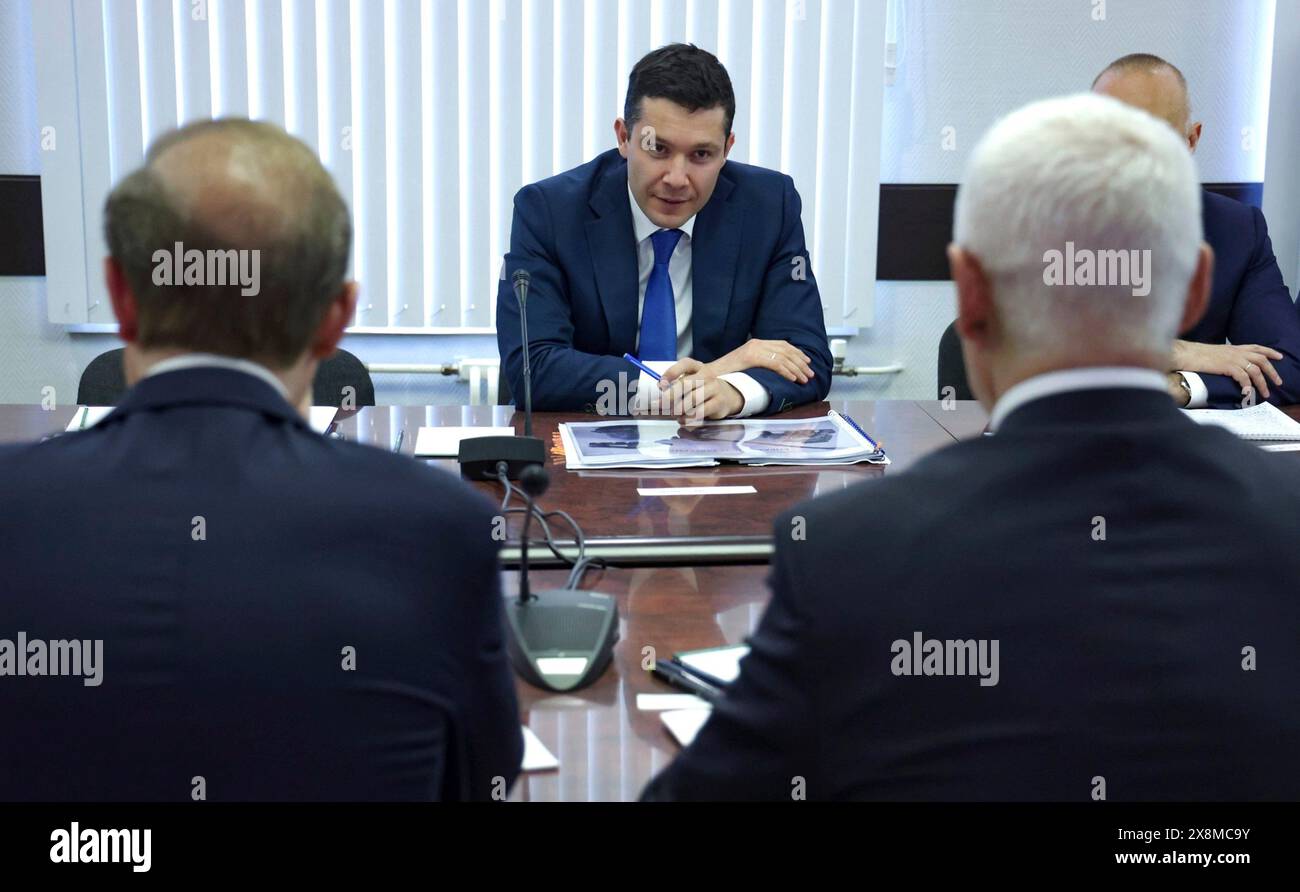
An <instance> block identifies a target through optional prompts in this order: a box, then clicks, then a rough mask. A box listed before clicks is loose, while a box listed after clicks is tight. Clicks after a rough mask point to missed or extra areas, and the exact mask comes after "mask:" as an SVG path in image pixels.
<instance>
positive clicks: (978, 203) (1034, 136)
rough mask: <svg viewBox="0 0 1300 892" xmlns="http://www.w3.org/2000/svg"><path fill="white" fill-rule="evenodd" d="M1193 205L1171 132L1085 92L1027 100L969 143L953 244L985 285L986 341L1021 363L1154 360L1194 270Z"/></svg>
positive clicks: (1194, 191)
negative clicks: (993, 331)
mask: <svg viewBox="0 0 1300 892" xmlns="http://www.w3.org/2000/svg"><path fill="white" fill-rule="evenodd" d="M1200 210H1201V196H1200V187H1199V185H1198V182H1197V176H1196V170H1195V167H1194V165H1193V162H1192V156H1191V155H1190V154H1189V153H1188V152H1187V150H1186V148H1185V146H1184V145H1183V143H1182V142H1180V141H1179V139H1178V138H1177V136H1176V135H1175V134H1174V133H1173V132H1172V131H1171V130H1170V129H1169V128H1168V127H1167V126H1165V125H1164V124H1163V123H1162V122H1160V121H1158V120H1156V119H1155V118H1153V117H1152V116H1150V115H1148V114H1146V113H1144V112H1142V111H1139V110H1137V109H1134V108H1132V107H1130V106H1127V105H1125V104H1123V103H1121V102H1118V101H1116V100H1113V99H1110V98H1107V97H1104V96H1098V95H1093V94H1086V93H1085V94H1079V95H1076V96H1069V97H1065V98H1060V99H1049V100H1045V101H1041V102H1035V103H1032V104H1030V105H1028V106H1025V107H1024V108H1021V109H1019V110H1018V111H1015V112H1012V113H1011V114H1010V115H1008V116H1006V117H1005V118H1003V119H1002V120H1000V121H998V122H997V123H996V124H995V125H994V126H993V128H992V129H991V130H990V131H989V132H988V133H987V134H985V136H984V137H983V138H982V139H981V140H980V141H979V143H978V144H977V145H976V147H975V149H974V150H973V153H972V155H971V159H970V162H969V164H968V167H967V170H966V175H965V178H964V180H963V182H962V185H961V188H960V190H959V192H958V196H957V206H956V214H955V220H954V233H955V245H954V248H955V249H957V253H958V254H959V255H961V256H965V257H969V258H973V259H974V261H975V263H976V264H977V265H978V268H979V270H980V273H979V277H978V278H979V282H980V284H981V287H984V283H987V289H988V290H989V291H990V292H991V304H992V313H991V315H993V316H995V317H996V327H997V335H996V339H995V340H996V341H997V345H996V350H997V351H998V352H1000V353H1002V354H1003V355H1014V356H1015V357H1017V358H1018V361H1019V363H1020V365H1021V367H1029V366H1035V367H1038V368H1040V369H1042V368H1049V367H1064V366H1069V365H1088V364H1095V365H1103V364H1107V363H1108V362H1109V363H1110V364H1131V362H1130V361H1138V362H1139V363H1140V364H1145V365H1151V366H1153V367H1155V366H1158V365H1159V364H1160V362H1161V361H1162V357H1167V356H1168V353H1169V350H1170V346H1171V343H1172V340H1173V338H1174V336H1175V335H1176V334H1177V332H1178V329H1179V327H1180V325H1181V324H1183V319H1184V310H1185V308H1186V306H1187V303H1188V294H1189V285H1190V284H1191V283H1192V279H1193V276H1194V274H1196V275H1198V276H1199V273H1200V269H1199V267H1198V264H1199V262H1200V261H1199V257H1200V252H1201V235H1202V234H1201V213H1200ZM959 259H960V258H959ZM1085 261H1086V264H1085ZM1085 265H1086V266H1087V269H1085ZM954 272H955V274H956V272H957V271H956V270H955V271H954ZM967 281H970V280H969V279H968V280H967ZM962 284H963V281H962V279H961V278H960V277H959V281H958V286H959V292H960V289H961V287H962ZM959 330H961V329H960V325H959ZM968 330H969V329H968ZM964 338H965V336H964ZM969 346H970V345H969V344H968V351H967V352H968V357H969V355H970V350H969ZM990 349H992V348H990ZM972 383H973V382H972Z"/></svg>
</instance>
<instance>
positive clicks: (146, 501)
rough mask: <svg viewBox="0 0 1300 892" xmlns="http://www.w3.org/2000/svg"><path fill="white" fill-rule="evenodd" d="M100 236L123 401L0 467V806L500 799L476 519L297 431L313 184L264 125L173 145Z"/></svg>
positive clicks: (507, 684)
mask: <svg viewBox="0 0 1300 892" xmlns="http://www.w3.org/2000/svg"><path fill="white" fill-rule="evenodd" d="M104 216H105V231H106V237H107V243H108V246H109V249H110V252H111V256H110V258H109V259H108V261H107V262H106V267H105V268H106V275H107V282H108V290H109V294H110V296H111V298H112V302H113V309H114V312H115V313H116V315H117V318H118V321H119V323H120V334H121V337H122V339H123V340H124V341H126V351H125V369H126V375H127V380H128V383H131V384H132V385H133V386H132V388H131V390H130V391H129V392H128V393H127V394H126V396H125V397H124V399H123V400H122V402H121V403H120V405H118V407H117V408H116V409H114V410H113V411H112V413H111V414H110V415H108V417H107V418H105V419H104V420H103V421H101V422H100V423H99V424H97V425H95V426H94V427H92V428H90V429H88V430H86V431H83V432H78V433H73V434H68V435H66V436H61V437H58V438H56V439H53V440H50V441H47V442H44V443H40V444H31V445H21V446H8V447H4V448H3V449H0V492H2V493H3V494H4V497H3V501H4V510H3V511H2V512H0V542H3V543H4V547H3V548H2V549H0V675H3V676H16V675H19V674H22V676H23V677H3V678H0V715H3V716H4V717H5V722H4V724H5V729H4V733H2V734H0V766H3V768H0V800H47V801H53V800H70V799H73V800H83V801H86V800H119V801H120V800H177V801H190V800H198V799H207V800H220V801H229V800H341V799H342V800H354V799H412V800H430V799H461V798H475V799H487V798H489V797H497V798H500V797H503V796H504V795H505V792H506V790H507V788H508V786H509V785H510V784H511V783H512V782H513V780H514V778H515V776H516V775H517V773H518V769H519V765H520V760H521V758H522V748H523V747H522V736H521V732H520V725H519V718H518V711H517V705H516V701H515V694H514V682H513V677H512V676H511V673H510V671H509V667H508V665H507V661H506V656H505V651H504V648H503V636H502V625H501V622H502V611H501V593H500V590H499V581H498V577H499V570H498V561H497V554H496V548H495V547H494V545H493V542H492V538H491V530H492V519H493V515H494V514H495V513H496V512H495V511H494V510H493V507H492V506H491V505H490V504H489V503H488V502H487V501H486V500H485V499H483V498H481V497H480V496H478V495H476V494H475V493H473V492H472V491H471V490H469V489H468V488H467V487H466V486H464V485H463V484H461V483H460V481H458V480H456V479H455V478H453V477H451V476H449V475H447V474H445V473H443V472H441V471H436V470H433V469H430V468H429V467H427V466H425V465H423V464H420V463H417V462H414V461H412V460H410V459H408V458H404V457H402V456H398V455H393V454H391V453H389V452H387V451H386V450H379V449H374V448H371V447H369V446H362V445H359V444H356V443H348V442H344V441H341V440H335V439H326V438H323V437H321V436H320V435H318V434H316V433H315V432H313V431H312V430H311V429H310V428H309V427H308V426H307V424H306V423H305V422H304V420H303V418H302V416H301V415H300V414H299V412H298V411H297V410H296V409H295V406H298V405H300V404H302V403H303V402H304V400H305V398H306V397H307V395H308V394H309V393H310V390H311V382H312V378H313V375H314V373H315V369H316V367H317V364H318V363H319V362H320V361H321V360H322V359H323V358H325V357H328V356H329V355H330V354H331V353H333V352H334V349H335V346H336V345H337V344H338V342H339V339H340V338H341V337H342V335H343V332H344V329H345V327H346V326H347V324H348V320H350V319H351V318H352V316H353V310H354V307H355V302H356V287H355V285H354V284H353V283H350V282H345V272H346V269H347V262H348V252H349V250H350V245H351V224H350V222H349V220H348V214H347V208H346V206H345V204H344V202H343V200H342V198H341V197H340V195H339V194H338V191H337V190H336V188H335V186H334V184H333V182H332V181H331V180H330V177H329V175H328V174H327V173H326V172H325V170H324V168H322V167H321V165H320V162H319V161H318V160H317V159H316V157H315V156H314V155H313V153H312V152H311V150H310V149H308V148H307V147H306V146H305V145H303V144H302V143H300V142H299V141H297V140H296V139H293V138H292V137H290V136H288V135H287V134H285V133H284V132H283V131H282V130H280V129H279V128H276V127H274V126H272V125H268V124H261V123H250V122H248V121H237V120H225V121H216V122H206V123H201V124H195V125H191V126H188V127H186V128H184V129H182V130H180V131H177V132H175V133H172V134H170V135H168V136H165V137H163V138H162V139H161V140H160V141H159V142H158V143H156V144H155V145H154V146H153V148H152V149H151V151H150V153H149V156H148V158H147V160H146V163H145V165H144V166H143V167H142V168H141V169H140V170H139V171H137V172H135V173H134V174H132V175H131V176H129V177H127V178H126V179H125V180H124V181H123V182H122V183H120V184H119V185H118V186H117V187H116V188H115V189H114V191H113V193H112V194H111V195H110V197H109V199H108V202H107V205H106V208H105V215H104ZM177 242H179V243H181V244H182V245H183V254H182V259H183V261H184V266H183V269H182V277H181V278H180V279H176V278H175V277H174V274H175V273H176V269H175V268H174V267H175V264H174V257H175V250H176V248H175V246H176V243H177ZM20 638H21V639H22V640H24V641H25V642H26V643H25V644H24V645H23V646H22V647H21V648H19V647H18V645H17V642H18V641H19V640H20ZM60 641H62V642H67V644H65V645H61V646H60V650H59V652H60V653H63V654H75V653H77V652H78V642H80V643H82V644H83V645H84V646H82V647H80V651H79V652H80V653H81V660H80V663H78V662H76V661H72V660H71V659H70V658H68V657H65V658H64V659H63V660H62V662H61V663H60V664H59V667H55V666H54V664H53V663H52V662H51V661H48V659H43V658H41V655H42V654H47V655H48V654H49V653H52V652H54V650H53V649H54V644H53V643H54V642H60ZM6 644H8V645H9V646H8V647H6ZM19 661H22V666H23V669H24V670H25V671H23V672H21V673H19V672H16V671H15V670H16V669H17V666H18V662H19ZM89 663H93V664H94V665H93V666H90V665H88V664H89ZM53 668H60V669H62V670H70V671H68V672H67V674H71V675H73V677H52V676H53V675H54V674H55V673H53V672H51V671H49V670H51V669H53ZM92 669H93V672H91V671H89V670H92ZM33 670H37V671H35V672H34V671H33Z"/></svg>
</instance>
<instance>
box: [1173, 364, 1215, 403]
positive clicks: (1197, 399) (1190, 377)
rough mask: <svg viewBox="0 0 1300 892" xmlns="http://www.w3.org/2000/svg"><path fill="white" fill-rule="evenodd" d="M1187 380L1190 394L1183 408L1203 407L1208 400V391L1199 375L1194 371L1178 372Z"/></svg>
mask: <svg viewBox="0 0 1300 892" xmlns="http://www.w3.org/2000/svg"><path fill="white" fill-rule="evenodd" d="M1178 374H1180V375H1182V376H1183V379H1184V380H1185V381H1186V382H1187V386H1188V388H1190V389H1191V391H1192V395H1191V397H1190V398H1189V399H1188V400H1187V405H1186V406H1184V407H1183V408H1185V409H1204V408H1205V407H1206V405H1208V404H1209V402H1210V391H1209V388H1207V387H1206V386H1205V382H1204V381H1202V380H1201V376H1200V375H1198V374H1196V372H1181V371H1180V372H1179V373H1178Z"/></svg>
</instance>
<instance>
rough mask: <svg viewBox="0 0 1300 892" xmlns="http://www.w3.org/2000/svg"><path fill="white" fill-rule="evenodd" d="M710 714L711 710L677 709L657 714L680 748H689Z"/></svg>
mask: <svg viewBox="0 0 1300 892" xmlns="http://www.w3.org/2000/svg"><path fill="white" fill-rule="evenodd" d="M712 714H713V710H711V709H677V710H673V711H672V712H661V713H659V721H661V722H663V723H664V727H665V728H667V729H668V733H669V734H671V735H672V736H673V740H676V741H677V742H678V743H680V744H681V745H682V746H690V745H691V741H692V740H694V739H695V735H696V734H698V733H700V729H701V728H703V727H704V723H705V722H707V721H708V720H709V716H710V715H712Z"/></svg>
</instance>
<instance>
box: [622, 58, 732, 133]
mask: <svg viewBox="0 0 1300 892" xmlns="http://www.w3.org/2000/svg"><path fill="white" fill-rule="evenodd" d="M646 98H650V99H667V100H668V101H669V102H674V103H676V104H677V105H680V106H681V107H682V108H684V109H686V110H687V111H690V112H695V111H699V110H700V109H702V108H717V107H719V106H721V107H722V110H723V111H724V112H725V114H726V123H725V124H724V125H723V134H724V136H730V135H731V122H732V121H733V120H735V117H736V94H735V93H734V92H733V91H732V89H731V78H730V77H729V76H728V75H727V69H726V68H724V67H723V66H722V63H721V62H719V61H718V57H717V56H715V55H713V53H710V52H709V51H708V50H702V49H700V48H699V47H697V46H695V44H692V43H670V44H668V45H667V46H661V47H659V49H657V50H651V51H650V52H648V53H646V54H645V55H644V56H642V57H641V61H640V62H637V63H636V65H635V66H634V67H633V68H632V74H631V75H629V76H628V79H627V99H626V100H624V102H623V121H624V123H626V124H627V127H628V129H629V130H631V129H632V125H633V124H635V123H636V122H637V121H638V120H640V118H641V100H642V99H646Z"/></svg>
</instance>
